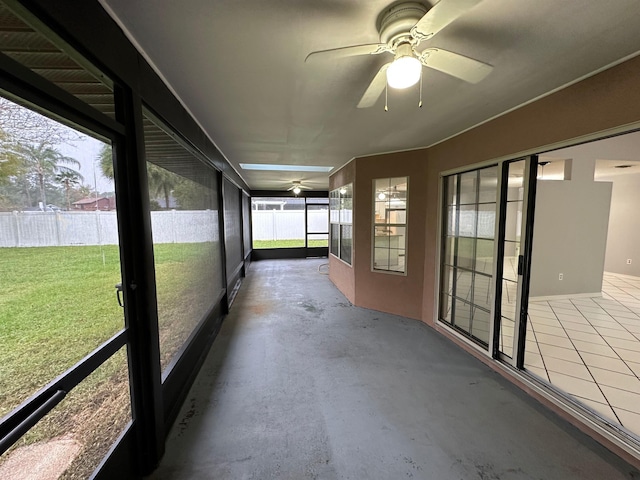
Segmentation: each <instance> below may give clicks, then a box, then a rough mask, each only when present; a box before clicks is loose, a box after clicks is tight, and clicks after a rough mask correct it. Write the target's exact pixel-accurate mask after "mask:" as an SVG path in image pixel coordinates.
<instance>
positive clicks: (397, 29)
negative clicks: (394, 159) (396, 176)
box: [305, 0, 493, 108]
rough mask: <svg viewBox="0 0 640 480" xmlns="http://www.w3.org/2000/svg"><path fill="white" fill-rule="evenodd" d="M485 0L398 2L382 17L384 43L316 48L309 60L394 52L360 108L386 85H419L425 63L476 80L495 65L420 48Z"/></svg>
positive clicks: (376, 77)
mask: <svg viewBox="0 0 640 480" xmlns="http://www.w3.org/2000/svg"><path fill="white" fill-rule="evenodd" d="M481 1H482V0H440V1H439V2H438V3H437V4H436V5H435V6H433V7H432V8H430V9H428V8H427V7H425V6H424V5H422V4H421V3H417V2H403V3H395V4H393V5H392V6H391V7H389V8H387V9H386V10H385V11H383V12H382V13H381V14H380V16H379V17H378V24H377V25H378V32H379V33H380V43H372V44H365V45H353V46H349V47H340V48H333V49H330V50H320V51H317V52H312V53H310V54H309V55H307V58H306V59H305V62H312V61H316V60H334V59H338V58H343V57H352V56H357V55H380V54H384V53H390V54H393V55H394V59H393V61H391V62H389V63H386V64H384V65H383V66H382V67H381V68H380V70H379V71H378V73H377V74H376V75H375V77H373V80H372V81H371V83H370V84H369V87H368V88H367V90H366V91H365V92H364V95H363V96H362V98H361V99H360V102H359V103H358V108H368V107H371V106H373V105H374V104H375V103H376V101H377V100H378V98H379V97H380V95H381V94H382V92H383V90H384V89H385V87H386V86H387V83H388V84H389V86H390V87H392V88H397V89H402V88H408V87H410V86H412V85H415V84H416V83H417V82H418V81H419V80H420V77H421V73H422V66H425V67H429V68H433V69H435V70H439V71H440V72H443V73H446V74H448V75H451V76H454V77H456V78H459V79H461V80H464V81H466V82H469V83H478V82H479V81H481V80H482V79H483V78H485V77H486V76H487V75H488V74H489V73H490V72H491V70H492V69H493V67H492V66H491V65H488V64H486V63H483V62H480V61H478V60H474V59H473V58H469V57H465V56H463V55H460V54H458V53H453V52H450V51H448V50H443V49H441V48H437V47H429V48H427V49H425V50H422V51H420V50H418V48H417V47H418V45H419V44H420V43H421V42H423V41H424V40H428V39H430V38H431V37H433V36H434V35H435V34H436V33H438V32H439V31H440V30H442V29H443V28H445V27H446V26H447V25H449V24H450V23H451V22H453V21H454V20H456V19H457V18H458V17H460V16H461V15H463V14H464V13H465V12H466V11H467V10H469V9H471V8H473V7H474V6H475V5H477V4H478V3H480V2H481Z"/></svg>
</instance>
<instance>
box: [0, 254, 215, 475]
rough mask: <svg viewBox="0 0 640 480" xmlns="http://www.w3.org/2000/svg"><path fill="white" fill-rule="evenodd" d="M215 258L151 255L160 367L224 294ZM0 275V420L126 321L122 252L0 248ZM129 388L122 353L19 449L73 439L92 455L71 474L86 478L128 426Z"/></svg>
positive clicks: (116, 330) (99, 370) (51, 416)
mask: <svg viewBox="0 0 640 480" xmlns="http://www.w3.org/2000/svg"><path fill="white" fill-rule="evenodd" d="M217 248H218V247H217V246H215V245H214V244H213V243H199V244H160V245H155V246H154V253H155V262H156V264H155V267H156V268H155V270H156V281H157V291H158V311H159V315H158V316H159V323H160V338H161V354H162V359H161V361H162V365H163V366H165V365H166V364H167V363H168V362H169V361H170V360H171V359H172V358H173V355H174V354H175V352H176V351H177V350H178V349H179V348H180V347H181V346H182V344H183V343H184V341H185V340H186V338H187V337H188V336H189V334H190V333H191V331H192V330H193V327H195V325H196V324H197V323H198V322H199V320H200V319H201V318H202V316H203V314H204V313H205V312H206V310H207V308H209V306H210V304H211V302H213V301H214V300H215V299H216V298H217V297H216V295H217V294H218V293H219V290H220V289H221V288H222V278H221V274H220V270H221V269H220V266H219V262H220V259H219V258H218V259H217V260H216V257H215V255H213V253H214V252H215V250H216V249H217ZM0 272H2V275H0V292H2V293H1V294H0V417H1V416H3V415H6V414H7V413H8V412H9V411H11V410H12V409H13V408H15V407H16V406H18V405H19V404H20V403H21V402H23V401H24V400H25V399H26V398H28V397H29V396H31V395H32V394H33V393H35V392H36V391H37V390H39V389H40V388H42V387H43V386H45V385H46V384H47V383H49V382H50V381H51V380H53V379H54V378H56V377H57V376H58V375H60V374H62V373H64V372H65V371H66V370H67V369H69V368H70V367H72V366H73V365H74V364H75V363H77V362H78V361H80V360H81V359H82V358H84V357H85V356H86V355H87V354H88V353H90V352H91V351H92V350H94V349H95V348H96V347H98V346H99V345H101V344H102V343H103V342H105V341H106V340H108V339H109V338H110V337H111V336H113V335H114V334H115V333H117V332H118V331H120V330H121V329H122V328H123V327H124V314H123V309H122V308H120V306H119V305H118V303H117V301H116V295H115V288H114V287H115V284H116V283H119V282H120V281H121V276H120V261H119V252H118V247H117V246H115V245H110V246H102V247H99V246H78V247H42V248H0ZM218 277H220V278H218ZM127 379H128V374H127V366H126V356H125V351H124V349H122V351H121V352H119V354H118V355H116V356H114V357H113V358H112V360H110V361H108V362H107V363H105V364H104V365H103V366H102V367H100V368H99V369H98V370H97V371H96V372H94V373H93V374H92V375H91V376H90V377H89V378H87V379H86V380H85V381H83V382H82V383H81V384H80V385H79V386H78V387H76V388H75V389H74V390H73V391H72V392H71V393H70V394H69V395H67V397H66V398H65V400H64V401H63V402H62V403H61V404H60V405H59V406H58V407H56V409H54V410H53V411H52V412H51V413H50V414H49V415H47V417H45V418H44V419H43V420H42V421H41V422H39V423H38V425H37V426H36V427H35V428H34V429H33V430H32V431H30V432H29V434H27V435H26V436H25V437H23V439H22V440H21V442H20V444H28V443H32V442H35V441H39V440H42V439H46V438H51V437H53V436H57V435H62V434H68V433H71V434H72V435H73V436H74V438H79V439H81V440H82V441H83V442H84V443H85V447H86V448H88V449H91V448H93V449H94V450H95V451H94V453H93V454H91V453H90V452H83V454H82V455H81V457H83V458H84V460H82V462H85V464H83V465H80V466H78V468H76V471H75V473H74V474H73V476H75V477H77V478H86V476H87V475H85V474H89V473H90V472H91V470H92V468H94V467H95V466H96V465H95V461H99V459H100V458H102V456H103V455H104V454H105V453H106V449H108V448H109V446H110V445H111V443H112V442H113V440H114V439H115V437H116V436H117V435H118V434H119V433H120V432H121V431H122V428H123V426H124V424H125V423H126V421H128V420H129V418H130V413H129V394H128V380H127ZM114 416H116V417H118V418H115V417H114ZM107 434H108V435H109V437H108V438H106V437H105V435H107ZM96 449H97V450H96ZM6 457H7V455H3V456H2V459H0V462H1V461H2V460H4V459H5V458H6ZM91 460H93V461H94V462H93V463H91V462H90V461H91ZM78 461H80V460H78ZM87 462H89V464H87ZM78 472H83V473H78ZM75 477H74V478H75ZM69 478H71V477H69Z"/></svg>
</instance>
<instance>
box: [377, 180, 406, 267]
mask: <svg viewBox="0 0 640 480" xmlns="http://www.w3.org/2000/svg"><path fill="white" fill-rule="evenodd" d="M408 180H409V179H408V177H399V178H382V179H377V180H374V181H373V182H374V183H373V187H374V188H373V211H374V220H373V242H372V245H373V270H376V271H386V272H399V273H405V272H406V263H405V254H406V251H407V196H408V192H409V190H408V188H407V187H408Z"/></svg>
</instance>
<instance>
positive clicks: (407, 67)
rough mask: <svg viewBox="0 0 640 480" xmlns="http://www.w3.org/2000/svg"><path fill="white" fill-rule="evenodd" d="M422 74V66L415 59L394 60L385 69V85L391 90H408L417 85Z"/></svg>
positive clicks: (401, 58)
mask: <svg viewBox="0 0 640 480" xmlns="http://www.w3.org/2000/svg"><path fill="white" fill-rule="evenodd" d="M421 73H422V64H421V63H420V60H418V59H417V58H415V57H410V56H404V57H400V58H396V59H395V60H394V61H393V63H392V64H391V65H389V68H388V69H387V83H388V84H389V86H390V87H391V88H397V89H402V88H409V87H411V86H412V85H415V84H416V83H418V80H420V74H421Z"/></svg>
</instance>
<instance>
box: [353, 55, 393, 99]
mask: <svg viewBox="0 0 640 480" xmlns="http://www.w3.org/2000/svg"><path fill="white" fill-rule="evenodd" d="M389 65H391V64H390V63H385V64H384V65H383V66H382V67H380V70H378V73H376V76H375V77H373V80H371V83H370V84H369V86H368V87H367V90H366V91H365V92H364V95H362V98H361V99H360V103H358V108H369V107H373V106H374V105H375V104H376V102H377V101H378V98H380V94H381V93H382V91H383V90H384V89H385V87H386V86H387V68H389Z"/></svg>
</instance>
